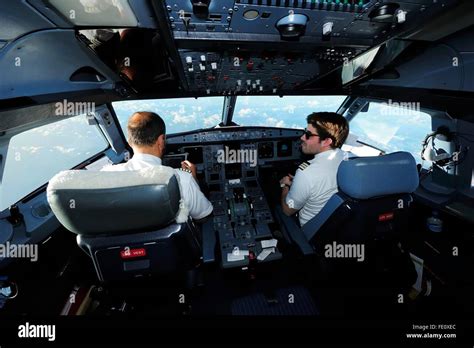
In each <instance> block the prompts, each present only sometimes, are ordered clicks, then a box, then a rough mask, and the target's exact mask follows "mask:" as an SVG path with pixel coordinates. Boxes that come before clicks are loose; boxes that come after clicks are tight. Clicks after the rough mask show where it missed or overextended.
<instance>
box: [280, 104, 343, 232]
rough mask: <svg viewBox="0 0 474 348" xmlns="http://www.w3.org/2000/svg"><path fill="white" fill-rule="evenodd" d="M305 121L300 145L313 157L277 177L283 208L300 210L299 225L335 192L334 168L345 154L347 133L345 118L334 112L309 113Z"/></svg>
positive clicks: (285, 211)
mask: <svg viewBox="0 0 474 348" xmlns="http://www.w3.org/2000/svg"><path fill="white" fill-rule="evenodd" d="M307 123H308V126H307V128H306V129H305V132H304V134H303V135H302V136H301V142H302V144H301V148H302V151H303V153H304V154H307V155H314V158H313V159H311V160H310V161H307V162H303V163H302V164H301V165H300V166H299V168H298V169H297V170H296V174H295V176H294V177H293V176H292V175H288V176H285V177H284V178H283V179H281V180H280V186H281V187H282V192H281V208H282V211H283V213H284V214H285V215H287V216H291V215H293V214H295V213H296V212H299V223H300V226H303V225H304V224H305V223H307V222H308V221H309V220H310V219H311V218H313V217H314V216H315V215H316V214H318V213H319V211H320V210H321V209H322V208H323V206H324V205H325V204H326V202H327V201H328V200H329V198H331V196H332V195H333V194H334V193H336V192H337V169H338V168H339V164H340V163H341V162H342V160H343V159H344V157H345V152H344V151H342V150H341V146H342V144H344V142H345V140H346V138H347V136H348V134H349V125H348V123H347V120H346V119H345V118H344V117H343V116H341V115H339V114H336V113H333V112H315V113H312V114H310V115H308V117H307Z"/></svg>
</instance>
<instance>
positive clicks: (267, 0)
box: [236, 0, 370, 12]
mask: <svg viewBox="0 0 474 348" xmlns="http://www.w3.org/2000/svg"><path fill="white" fill-rule="evenodd" d="M236 3H237V4H245V5H257V6H262V5H264V6H274V7H287V8H300V9H307V10H321V11H344V12H362V11H363V10H364V7H365V5H367V4H368V3H370V0H237V1H236Z"/></svg>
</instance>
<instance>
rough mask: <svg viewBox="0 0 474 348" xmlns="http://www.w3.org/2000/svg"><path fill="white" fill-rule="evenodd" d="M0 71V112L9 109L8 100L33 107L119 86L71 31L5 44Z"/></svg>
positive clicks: (115, 77) (40, 34) (38, 34)
mask: <svg viewBox="0 0 474 348" xmlns="http://www.w3.org/2000/svg"><path fill="white" fill-rule="evenodd" d="M0 71H2V83H1V84H0V109H2V108H3V109H5V108H8V107H12V103H7V102H6V101H7V100H10V101H11V100H15V99H21V98H23V99H25V98H26V99H29V100H30V101H31V103H30V105H31V104H33V105H34V104H36V103H47V102H52V101H58V100H62V99H64V98H74V97H82V98H86V97H87V95H92V94H98V93H99V94H100V93H103V92H104V91H108V92H115V91H117V90H119V88H118V86H120V85H117V83H118V82H120V83H121V79H120V77H119V76H118V75H117V74H115V73H114V72H113V71H112V70H111V69H110V68H109V67H108V66H107V65H105V64H104V63H103V62H102V61H101V60H100V59H99V58H98V57H97V56H96V55H95V54H94V53H93V52H92V51H91V50H90V49H89V48H88V47H87V46H86V45H85V44H84V43H82V42H81V41H79V40H78V39H77V37H76V34H75V32H74V31H73V30H60V29H57V30H51V31H41V32H35V33H31V34H29V35H27V36H24V37H23V38H21V39H19V40H16V41H15V42H13V43H11V44H9V45H7V46H6V47H4V48H3V50H1V51H0ZM78 76H79V77H80V78H77V77H78ZM81 77H84V78H81ZM120 91H121V89H120ZM13 104H14V103H13ZM19 104H21V103H19ZM22 105H24V104H22Z"/></svg>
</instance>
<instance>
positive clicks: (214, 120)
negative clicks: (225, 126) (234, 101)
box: [204, 114, 221, 127]
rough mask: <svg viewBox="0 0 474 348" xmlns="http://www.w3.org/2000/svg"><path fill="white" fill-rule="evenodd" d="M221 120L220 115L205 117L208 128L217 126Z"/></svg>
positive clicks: (205, 124)
mask: <svg viewBox="0 0 474 348" xmlns="http://www.w3.org/2000/svg"><path fill="white" fill-rule="evenodd" d="M220 120H221V116H220V115H218V114H214V115H211V116H209V117H205V118H204V126H206V127H211V126H215V125H216V124H218V123H219V122H220Z"/></svg>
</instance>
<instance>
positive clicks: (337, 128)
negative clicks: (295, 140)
mask: <svg viewBox="0 0 474 348" xmlns="http://www.w3.org/2000/svg"><path fill="white" fill-rule="evenodd" d="M306 120H307V122H308V126H307V128H306V132H305V133H304V134H303V135H302V136H301V149H302V151H303V153H305V154H307V155H316V154H318V153H321V152H324V151H327V150H331V149H336V148H340V147H341V146H342V144H344V142H345V141H346V139H347V136H348V135H349V125H348V123H347V120H346V119H345V118H344V117H343V116H342V115H339V114H337V113H335V112H314V113H312V114H310V115H308V117H307V118H306Z"/></svg>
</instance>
